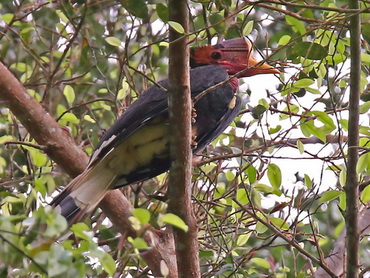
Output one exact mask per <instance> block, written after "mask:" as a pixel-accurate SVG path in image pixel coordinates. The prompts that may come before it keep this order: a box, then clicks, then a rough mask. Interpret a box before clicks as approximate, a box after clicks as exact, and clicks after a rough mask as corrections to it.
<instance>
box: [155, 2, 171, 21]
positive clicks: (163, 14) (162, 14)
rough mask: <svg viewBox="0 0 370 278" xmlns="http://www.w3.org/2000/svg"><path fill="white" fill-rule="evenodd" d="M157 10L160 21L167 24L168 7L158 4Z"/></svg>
mask: <svg viewBox="0 0 370 278" xmlns="http://www.w3.org/2000/svg"><path fill="white" fill-rule="evenodd" d="M155 9H156V11H157V14H158V17H159V18H160V19H162V21H163V22H167V21H168V8H167V6H165V5H164V4H162V3H158V4H157V5H156V8H155Z"/></svg>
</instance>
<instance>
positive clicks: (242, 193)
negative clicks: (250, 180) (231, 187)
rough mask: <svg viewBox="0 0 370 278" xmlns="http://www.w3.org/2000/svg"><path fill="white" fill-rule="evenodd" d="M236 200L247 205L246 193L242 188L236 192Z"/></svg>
mask: <svg viewBox="0 0 370 278" xmlns="http://www.w3.org/2000/svg"><path fill="white" fill-rule="evenodd" d="M236 199H237V200H238V201H239V202H240V203H241V204H242V205H246V204H248V203H249V199H248V195H247V192H246V191H245V189H244V188H240V189H238V191H237V192H236Z"/></svg>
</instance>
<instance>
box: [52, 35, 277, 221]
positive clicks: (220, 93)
mask: <svg viewBox="0 0 370 278" xmlns="http://www.w3.org/2000/svg"><path fill="white" fill-rule="evenodd" d="M190 66H191V68H192V69H191V71H190V87H191V96H192V98H195V97H196V96H198V95H200V94H201V93H202V92H204V91H205V90H207V89H209V91H208V92H207V93H205V94H204V95H203V96H202V97H200V98H199V99H198V100H197V101H196V102H195V104H194V109H195V111H196V116H195V119H194V123H193V126H192V133H193V136H194V143H195V145H194V148H193V153H194V154H196V153H198V152H200V151H201V150H202V149H203V148H204V147H206V146H207V145H208V144H209V143H210V142H212V141H213V140H214V139H215V138H216V137H218V136H219V135H220V134H221V133H222V132H223V131H224V130H225V129H226V128H227V127H228V126H229V125H230V123H231V122H232V121H233V120H234V119H235V117H236V116H237V115H238V112H239V110H240V105H241V100H240V98H239V97H238V96H236V93H237V89H238V78H241V77H248V76H252V75H256V74H268V73H273V74H275V73H279V71H278V70H277V69H275V68H273V67H271V66H269V65H266V64H262V63H259V62H257V61H256V60H254V59H253V58H252V45H251V43H250V42H249V41H248V40H246V39H244V38H237V39H231V40H226V41H224V42H222V43H220V44H217V45H214V46H211V45H206V46H199V47H196V48H193V49H191V61H190ZM217 84H219V85H218V86H217ZM164 88H165V89H167V88H168V80H163V81H160V82H159V85H158V84H156V85H153V86H152V87H150V88H149V89H148V90H146V91H145V92H143V93H142V94H141V95H140V96H139V97H138V99H137V100H136V101H135V102H133V103H132V104H131V105H130V106H129V107H128V108H127V110H126V111H125V112H124V113H123V114H122V115H121V116H120V117H119V119H118V120H117V121H116V122H115V123H114V124H113V126H112V127H111V128H110V129H109V130H108V131H107V132H106V133H105V134H104V135H103V136H102V138H101V140H100V142H99V143H98V145H97V147H96V150H95V152H94V153H93V155H92V157H91V159H90V162H89V164H88V166H87V167H86V169H85V170H84V172H83V173H81V174H80V175H79V176H77V177H76V178H75V179H73V180H72V181H71V182H70V183H69V184H68V185H67V186H66V188H65V189H64V190H63V191H62V192H61V193H60V194H59V195H58V196H57V197H56V198H55V199H54V200H53V201H52V202H51V205H52V206H53V207H55V208H57V209H58V210H59V211H60V213H61V214H62V215H63V216H64V217H65V218H66V219H67V220H68V222H69V223H71V222H75V221H78V220H80V219H81V218H82V217H83V216H85V215H86V214H87V213H89V212H91V211H92V210H93V209H94V208H95V207H96V206H97V205H98V203H99V201H100V200H101V199H102V198H103V197H104V195H105V193H106V192H107V191H108V190H109V189H113V188H117V187H121V186H125V185H129V184H133V183H137V182H140V181H144V180H147V179H149V178H153V177H155V176H157V175H159V174H161V173H163V172H165V171H167V170H168V169H169V168H170V164H171V160H170V150H169V119H168V118H169V115H168V103H167V93H171V92H167V91H166V90H165V89H164Z"/></svg>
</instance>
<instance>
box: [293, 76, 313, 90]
mask: <svg viewBox="0 0 370 278" xmlns="http://www.w3.org/2000/svg"><path fill="white" fill-rule="evenodd" d="M313 83H314V81H313V80H311V79H308V78H303V79H299V80H297V81H296V82H294V83H293V86H294V87H296V88H307V87H309V86H311V85H312V84H313Z"/></svg>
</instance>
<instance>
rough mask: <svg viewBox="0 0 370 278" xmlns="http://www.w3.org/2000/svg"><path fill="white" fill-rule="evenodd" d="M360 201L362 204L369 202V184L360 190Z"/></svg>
mask: <svg viewBox="0 0 370 278" xmlns="http://www.w3.org/2000/svg"><path fill="white" fill-rule="evenodd" d="M361 201H362V202H363V203H364V204H367V203H368V202H370V185H368V186H366V187H365V189H364V190H363V191H362V192H361Z"/></svg>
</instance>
